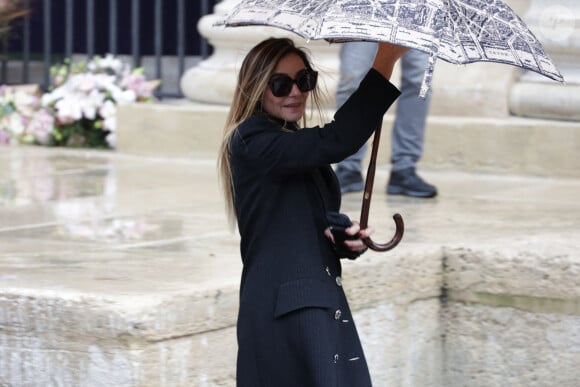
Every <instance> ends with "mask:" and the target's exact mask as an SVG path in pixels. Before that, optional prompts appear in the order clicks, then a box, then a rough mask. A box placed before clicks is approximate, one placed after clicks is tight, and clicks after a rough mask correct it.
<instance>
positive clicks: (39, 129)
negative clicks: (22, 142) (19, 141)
mask: <svg viewBox="0 0 580 387" xmlns="http://www.w3.org/2000/svg"><path fill="white" fill-rule="evenodd" d="M53 129H54V117H53V116H52V114H50V113H49V112H48V111H47V110H46V109H41V110H39V111H37V112H36V114H35V115H34V116H33V117H32V120H31V121H30V123H29V124H28V132H29V134H30V135H32V136H33V137H34V139H35V140H36V141H37V142H38V143H40V144H43V145H46V144H48V143H49V141H50V133H51V132H52V130H53Z"/></svg>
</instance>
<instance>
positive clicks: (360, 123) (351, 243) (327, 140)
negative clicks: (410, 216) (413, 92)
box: [219, 38, 407, 387]
mask: <svg viewBox="0 0 580 387" xmlns="http://www.w3.org/2000/svg"><path fill="white" fill-rule="evenodd" d="M406 51H407V49H406V48H403V47H400V46H396V45H391V44H387V43H381V44H379V48H378V50H377V53H376V56H375V60H374V62H373V63H372V68H371V69H370V70H369V71H368V73H367V75H366V76H365V77H364V79H363V80H362V82H360V87H359V88H358V90H356V91H355V92H354V93H353V94H352V95H351V96H350V97H349V98H348V100H347V101H346V102H345V103H344V104H343V105H342V107H341V108H340V109H339V110H338V111H337V112H336V114H335V115H334V120H333V121H332V122H331V123H328V124H326V125H323V126H317V127H305V126H306V125H305V109H306V106H307V101H308V98H309V97H310V96H311V97H312V98H311V100H314V103H315V105H318V107H319V106H320V105H319V104H316V101H317V100H318V90H317V88H316V81H317V72H316V71H315V70H314V68H313V65H312V63H311V62H310V59H309V56H308V55H307V52H306V51H305V50H304V49H301V48H298V47H296V46H295V45H294V43H293V42H292V40H290V39H284V38H278V39H277V38H270V39H267V40H265V41H263V42H261V43H259V44H258V45H256V46H255V47H253V48H252V49H251V50H250V51H249V53H248V54H247V55H246V57H245V59H244V60H243V62H242V65H241V68H240V72H239V75H238V81H237V85H236V89H235V92H234V97H233V101H232V104H231V107H230V112H229V114H228V118H227V120H226V126H225V129H224V138H223V141H222V145H221V150H220V156H219V172H220V181H221V183H222V188H223V190H224V195H225V201H226V209H227V212H228V214H229V218H230V220H231V221H232V225H233V224H235V223H237V226H238V231H239V233H240V238H241V239H240V251H241V258H242V263H243V269H242V275H241V283H240V299H239V311H238V321H237V339H238V355H237V368H236V380H237V386H238V387H256V386H276V387H296V386H317V387H326V386H328V387H330V386H356V387H370V386H371V379H370V374H369V370H368V367H367V363H366V359H365V356H364V353H363V350H362V346H361V343H360V340H359V337H358V333H357V330H356V327H355V324H354V321H353V316H352V314H351V311H350V308H349V305H348V302H347V299H346V296H345V292H344V290H343V288H342V280H341V273H342V267H341V259H342V258H350V259H356V258H357V257H358V256H359V255H360V254H361V253H363V252H364V251H365V250H366V247H365V245H364V243H363V241H362V239H364V238H366V237H369V236H370V235H371V234H372V231H373V230H372V228H371V227H369V228H366V229H364V230H361V229H360V226H359V225H358V224H357V223H356V222H355V223H353V222H351V221H350V219H349V218H348V217H347V216H346V215H344V214H342V213H340V201H341V194H340V188H339V186H338V183H337V180H336V177H335V176H334V172H333V170H332V168H331V166H330V165H331V164H332V163H337V162H339V161H340V160H342V159H344V158H345V157H347V156H348V155H350V154H352V153H354V152H356V151H357V150H358V149H359V148H360V147H361V146H362V145H363V144H364V143H365V142H366V141H367V140H368V138H369V137H370V136H371V135H372V133H373V131H374V130H375V129H376V128H377V125H378V123H379V122H380V121H381V119H382V117H383V115H384V114H385V112H386V111H387V109H388V108H389V106H390V105H391V104H392V103H394V102H395V100H396V99H397V97H398V96H399V95H400V92H399V90H398V89H397V88H396V87H395V86H393V84H391V83H390V82H389V78H390V76H391V74H392V71H393V67H394V65H395V63H396V62H397V60H398V59H399V58H400V57H401V56H402V55H403V54H404V53H405V52H406Z"/></svg>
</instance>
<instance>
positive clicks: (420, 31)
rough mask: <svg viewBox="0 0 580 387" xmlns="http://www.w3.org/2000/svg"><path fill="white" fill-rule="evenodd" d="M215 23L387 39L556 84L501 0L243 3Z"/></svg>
mask: <svg viewBox="0 0 580 387" xmlns="http://www.w3.org/2000/svg"><path fill="white" fill-rule="evenodd" d="M217 24H218V25H226V26H229V27H234V26H247V25H264V26H272V27H278V28H282V29H285V30H288V31H291V32H293V33H295V34H297V35H300V36H301V37H303V38H305V39H307V40H310V39H312V40H317V39H324V40H327V41H330V42H341V41H348V40H363V41H387V42H391V43H394V44H399V45H402V46H406V47H410V48H415V49H418V50H421V51H424V52H427V53H429V54H431V60H430V61H429V65H428V68H427V69H426V72H425V79H424V81H423V87H422V91H421V95H423V96H424V95H425V94H426V93H427V91H428V89H429V88H430V86H431V78H432V74H433V67H434V64H435V61H436V59H437V58H441V59H443V60H445V61H447V62H450V63H454V64H468V63H473V62H497V63H505V64H510V65H514V66H518V67H521V68H524V69H527V70H531V71H534V72H537V73H539V74H542V75H544V76H546V77H548V78H551V79H553V80H556V81H560V82H563V81H564V78H563V77H562V74H561V73H560V71H559V70H558V69H557V67H556V65H555V64H554V62H553V61H552V60H551V59H550V57H549V56H548V55H547V54H546V52H545V51H544V48H543V47H542V44H541V43H540V42H539V41H538V39H537V38H536V37H535V35H534V34H533V33H532V31H531V30H530V29H529V28H528V27H527V26H526V24H525V23H524V22H523V21H522V19H521V18H520V17H519V16H518V15H517V14H516V13H515V12H514V11H513V10H512V9H511V8H510V7H509V6H508V5H507V4H505V3H504V1H503V0H318V1H317V0H242V1H241V3H240V4H238V5H237V6H236V7H234V9H233V10H232V11H231V12H230V13H229V15H227V16H226V18H225V19H224V20H223V21H221V22H218V23H217Z"/></svg>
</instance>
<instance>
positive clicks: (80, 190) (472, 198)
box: [0, 147, 580, 297]
mask: <svg viewBox="0 0 580 387" xmlns="http://www.w3.org/2000/svg"><path fill="white" fill-rule="evenodd" d="M387 173H388V169H387V168H386V167H379V169H378V171H377V178H376V187H375V192H374V196H373V203H372V205H371V216H370V221H369V223H370V224H371V225H373V226H374V227H375V229H376V233H375V237H374V239H375V240H376V241H377V242H381V243H384V242H386V241H387V240H390V238H391V236H392V233H393V223H392V220H391V216H392V214H394V213H395V212H399V213H401V214H402V215H403V218H404V220H405V223H406V233H405V236H404V239H403V242H402V243H401V245H400V246H399V247H398V248H397V250H398V251H397V252H398V253H400V254H405V252H411V251H413V250H414V249H417V248H419V247H421V246H422V247H425V246H431V247H443V246H449V247H454V246H460V247H466V246H470V245H472V246H482V245H485V244H491V245H498V244H502V243H506V244H509V243H517V242H518V241H525V240H527V239H530V238H532V239H535V240H541V239H542V238H544V239H545V240H546V243H547V244H548V243H549V242H550V238H551V237H553V236H558V237H559V238H569V239H570V240H576V241H580V201H579V200H578V197H579V194H580V181H579V180H578V179H546V178H534V177H522V176H498V175H483V174H467V173H454V172H449V171H424V172H422V175H423V176H424V177H425V178H426V179H427V180H428V181H429V182H431V183H433V184H435V185H437V187H438V189H439V192H440V195H439V196H438V197H437V198H435V199H428V200H423V199H411V198H405V197H396V196H395V197H388V196H386V195H385V194H384V184H385V182H386V179H387ZM360 202H361V194H359V193H355V194H348V195H346V196H345V197H344V199H343V210H344V212H346V213H348V214H349V215H351V217H352V218H354V219H356V218H357V217H358V213H359V208H360ZM237 242H238V237H237V236H236V235H235V234H232V233H231V232H230V231H229V228H228V225H227V222H226V219H225V215H224V211H223V201H222V198H221V195H220V192H219V189H218V183H217V177H216V163H215V160H213V159H210V158H205V159H188V160H186V159H170V158H153V157H137V156H129V155H123V154H118V153H115V152H109V151H83V150H70V149H50V148H38V147H12V148H11V147H5V148H1V149H0V284H1V287H2V288H4V289H5V290H6V289H7V288H9V289H10V291H16V292H25V293H28V292H30V293H35V292H43V291H48V292H64V293H71V292H72V293H77V294H100V295H101V296H109V297H115V295H118V296H122V295H126V294H137V293H139V294H142V293H144V292H145V293H148V292H151V293H163V292H164V291H168V292H170V293H171V292H174V291H181V290H192V289H193V290H194V289H196V288H199V289H203V288H206V287H207V286H212V287H216V286H220V284H221V285H224V286H234V287H235V286H237V283H238V280H239V273H240V268H241V265H240V260H239V256H238V246H237ZM370 254H378V253H374V252H371V253H370Z"/></svg>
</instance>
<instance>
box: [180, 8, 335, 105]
mask: <svg viewBox="0 0 580 387" xmlns="http://www.w3.org/2000/svg"><path fill="white" fill-rule="evenodd" d="M239 1H240V0H223V1H222V2H220V3H219V4H217V5H216V6H215V8H214V12H215V13H214V14H210V15H206V16H204V17H202V18H201V19H200V21H199V23H198V30H199V33H200V34H201V35H202V36H203V37H205V38H206V39H208V40H209V42H210V44H211V45H212V46H213V48H214V52H213V54H212V55H211V56H210V57H209V58H207V59H206V60H204V61H202V62H200V63H199V64H198V65H197V66H195V67H193V68H191V69H189V70H187V71H186V72H185V74H184V75H183V76H182V78H181V83H180V84H181V90H182V92H183V94H184V95H185V97H186V98H188V99H189V100H191V101H195V102H204V103H211V104H218V105H229V104H230V102H231V100H232V96H233V92H234V87H235V84H236V76H237V70H238V68H239V66H240V64H241V61H242V60H243V58H244V56H245V55H246V53H247V52H248V51H249V49H250V48H252V47H253V46H254V45H255V44H257V43H258V42H260V41H261V40H263V39H266V38H268V37H272V36H274V37H289V38H292V39H293V40H294V41H295V42H296V44H297V45H299V46H302V47H306V48H307V49H308V50H309V51H310V54H311V56H312V60H313V62H314V66H315V67H316V69H317V70H319V72H320V75H319V82H320V85H321V86H322V90H323V91H324V92H325V94H327V98H326V99H325V100H324V101H323V103H324V105H325V106H327V107H333V106H334V95H335V92H336V85H337V83H338V75H339V68H338V66H339V61H338V50H339V45H330V44H329V43H327V42H325V41H310V42H307V41H306V40H304V39H302V38H300V37H299V36H298V35H295V34H292V33H290V32H287V31H284V30H282V29H278V28H272V27H253V26H252V27H221V26H219V27H218V26H214V24H215V23H216V22H218V21H221V20H223V19H224V18H225V16H226V15H227V14H228V13H229V11H230V10H231V9H232V8H233V7H234V6H235V5H237V3H238V2H239Z"/></svg>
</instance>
